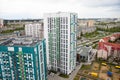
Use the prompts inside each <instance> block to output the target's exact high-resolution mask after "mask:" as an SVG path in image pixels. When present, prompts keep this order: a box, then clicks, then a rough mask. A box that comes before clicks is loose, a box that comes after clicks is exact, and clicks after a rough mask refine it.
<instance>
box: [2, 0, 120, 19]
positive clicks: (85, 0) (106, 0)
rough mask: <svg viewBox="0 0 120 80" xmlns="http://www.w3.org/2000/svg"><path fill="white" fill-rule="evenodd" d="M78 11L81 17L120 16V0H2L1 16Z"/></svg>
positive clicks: (12, 16) (7, 17)
mask: <svg viewBox="0 0 120 80" xmlns="http://www.w3.org/2000/svg"><path fill="white" fill-rule="evenodd" d="M58 11H61V12H76V13H78V17H79V18H118V17H119V18H120V0H0V18H3V19H27V18H33V19H34V18H43V14H44V13H47V12H48V13H50V12H58Z"/></svg>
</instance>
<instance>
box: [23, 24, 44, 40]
mask: <svg viewBox="0 0 120 80" xmlns="http://www.w3.org/2000/svg"><path fill="white" fill-rule="evenodd" d="M25 34H26V36H32V37H37V38H39V39H40V40H42V38H43V36H44V33H43V23H30V24H26V25H25Z"/></svg>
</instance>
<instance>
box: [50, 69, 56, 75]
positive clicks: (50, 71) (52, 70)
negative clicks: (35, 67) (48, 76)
mask: <svg viewBox="0 0 120 80" xmlns="http://www.w3.org/2000/svg"><path fill="white" fill-rule="evenodd" d="M49 72H50V73H51V72H52V73H55V74H57V71H54V70H50V71H49Z"/></svg>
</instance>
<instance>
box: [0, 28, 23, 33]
mask: <svg viewBox="0 0 120 80" xmlns="http://www.w3.org/2000/svg"><path fill="white" fill-rule="evenodd" d="M20 30H24V27H21V28H16V29H13V30H5V31H2V32H1V34H5V33H12V32H14V31H20Z"/></svg>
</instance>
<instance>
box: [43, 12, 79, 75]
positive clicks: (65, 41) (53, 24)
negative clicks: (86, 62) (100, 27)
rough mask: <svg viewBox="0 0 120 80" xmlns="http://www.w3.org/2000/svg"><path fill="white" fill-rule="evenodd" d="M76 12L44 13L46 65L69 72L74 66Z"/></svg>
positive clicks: (51, 68)
mask: <svg viewBox="0 0 120 80" xmlns="http://www.w3.org/2000/svg"><path fill="white" fill-rule="evenodd" d="M76 28H77V14H76V13H64V12H58V13H46V14H44V37H45V39H46V54H47V65H48V66H47V67H48V69H49V70H54V71H59V72H61V73H64V74H70V73H71V72H72V71H73V70H74V69H75V67H76Z"/></svg>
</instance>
